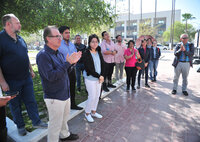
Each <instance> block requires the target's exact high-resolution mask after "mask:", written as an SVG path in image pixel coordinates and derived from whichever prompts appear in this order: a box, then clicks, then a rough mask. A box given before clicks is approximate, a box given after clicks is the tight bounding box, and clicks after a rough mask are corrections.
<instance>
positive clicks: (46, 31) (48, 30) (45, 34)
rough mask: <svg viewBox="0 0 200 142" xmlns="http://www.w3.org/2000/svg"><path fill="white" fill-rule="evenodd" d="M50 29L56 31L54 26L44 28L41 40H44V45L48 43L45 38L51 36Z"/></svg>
mask: <svg viewBox="0 0 200 142" xmlns="http://www.w3.org/2000/svg"><path fill="white" fill-rule="evenodd" d="M52 29H57V30H58V28H57V27H56V26H47V27H45V28H44V33H43V38H44V41H45V43H48V40H47V37H48V36H51V30H52Z"/></svg>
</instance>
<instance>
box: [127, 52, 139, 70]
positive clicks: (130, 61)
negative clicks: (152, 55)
mask: <svg viewBox="0 0 200 142" xmlns="http://www.w3.org/2000/svg"><path fill="white" fill-rule="evenodd" d="M133 50H134V56H133V57H131V58H129V59H127V60H126V63H125V67H135V63H136V62H137V59H136V53H137V52H138V51H137V49H135V48H134V49H133ZM131 54H132V53H131V51H130V48H127V49H126V50H125V52H124V55H126V56H130V55H131ZM138 54H139V52H138Z"/></svg>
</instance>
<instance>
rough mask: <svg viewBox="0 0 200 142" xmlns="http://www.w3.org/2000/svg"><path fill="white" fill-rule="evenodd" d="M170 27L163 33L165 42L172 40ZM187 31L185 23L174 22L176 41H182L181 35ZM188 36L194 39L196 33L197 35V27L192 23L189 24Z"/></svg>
mask: <svg viewBox="0 0 200 142" xmlns="http://www.w3.org/2000/svg"><path fill="white" fill-rule="evenodd" d="M170 28H171V27H169V28H168V29H167V30H166V31H165V32H164V33H163V38H164V41H165V42H168V41H169V40H170ZM183 33H185V24H183V23H181V22H179V21H176V22H175V23H174V40H175V42H179V41H180V35H181V34H183ZM187 34H188V36H189V39H190V40H193V39H194V35H195V28H194V27H193V26H192V25H191V24H188V33H187Z"/></svg>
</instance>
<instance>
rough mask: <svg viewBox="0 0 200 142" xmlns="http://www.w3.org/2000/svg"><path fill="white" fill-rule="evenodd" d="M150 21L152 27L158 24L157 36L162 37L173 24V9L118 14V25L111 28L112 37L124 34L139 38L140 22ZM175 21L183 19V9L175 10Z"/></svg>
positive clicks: (124, 35)
mask: <svg viewBox="0 0 200 142" xmlns="http://www.w3.org/2000/svg"><path fill="white" fill-rule="evenodd" d="M129 19H130V20H129ZM144 21H148V24H150V25H151V27H154V26H156V27H157V28H156V37H161V36H162V34H163V32H164V31H166V30H167V29H168V28H169V27H170V25H171V11H160V12H157V13H156V19H155V13H154V12H152V13H143V14H142V19H141V14H132V13H130V18H129V14H128V13H121V14H118V18H117V19H116V27H115V28H114V29H111V30H110V32H111V37H115V36H116V35H122V37H123V38H132V39H137V37H138V33H139V24H140V23H141V22H144ZM175 21H181V10H176V11H175Z"/></svg>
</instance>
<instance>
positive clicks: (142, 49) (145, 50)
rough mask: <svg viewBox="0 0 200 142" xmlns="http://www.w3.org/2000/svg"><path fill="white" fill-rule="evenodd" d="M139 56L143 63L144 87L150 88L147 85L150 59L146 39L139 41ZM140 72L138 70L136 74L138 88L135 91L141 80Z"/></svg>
mask: <svg viewBox="0 0 200 142" xmlns="http://www.w3.org/2000/svg"><path fill="white" fill-rule="evenodd" d="M138 51H139V53H140V56H141V58H142V60H144V62H145V69H144V71H145V87H147V88H150V86H149V84H148V66H149V59H150V49H149V48H147V41H146V39H144V40H142V41H141V46H140V47H139V48H138ZM141 74H142V70H139V73H138V86H137V89H140V80H141Z"/></svg>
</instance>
